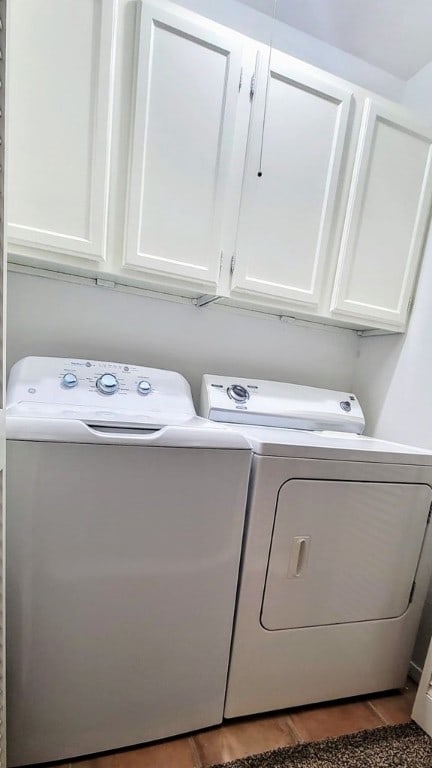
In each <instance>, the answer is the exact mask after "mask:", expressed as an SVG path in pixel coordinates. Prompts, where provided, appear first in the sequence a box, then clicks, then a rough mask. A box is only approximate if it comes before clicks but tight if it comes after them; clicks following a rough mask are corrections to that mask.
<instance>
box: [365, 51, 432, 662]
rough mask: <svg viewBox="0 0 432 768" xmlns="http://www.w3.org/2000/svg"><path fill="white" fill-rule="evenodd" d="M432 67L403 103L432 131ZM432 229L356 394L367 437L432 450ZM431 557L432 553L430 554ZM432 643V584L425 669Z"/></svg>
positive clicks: (368, 342) (369, 346) (421, 640)
mask: <svg viewBox="0 0 432 768" xmlns="http://www.w3.org/2000/svg"><path fill="white" fill-rule="evenodd" d="M431 93H432V64H428V65H427V66H426V67H424V69H422V70H420V72H418V74H417V75H415V77H413V78H412V79H411V80H409V81H408V83H407V85H406V89H405V93H404V99H403V100H404V102H405V103H406V104H408V105H409V106H410V107H412V108H414V109H416V111H418V112H419V114H422V116H423V118H424V119H425V120H427V121H429V122H430V124H431V125H432V99H431ZM431 286H432V228H431V229H430V231H429V235H428V238H427V241H426V247H425V255H424V260H423V266H422V270H421V273H420V278H419V286H418V290H417V294H416V300H415V303H414V307H413V310H412V315H411V320H410V323H409V326H408V330H407V332H406V334H402V335H395V336H377V337H369V338H363V339H361V341H360V346H359V356H358V359H357V362H356V366H355V371H354V380H353V389H354V390H355V391H356V393H357V395H358V397H359V399H360V401H361V402H362V404H363V408H364V410H365V416H366V423H367V428H368V432H369V433H370V434H373V435H375V436H376V437H378V438H383V439H386V440H396V441H398V442H403V443H411V444H413V445H418V446H421V447H424V448H427V449H429V450H432V394H431V393H432V385H431V382H432V344H431V334H432V300H431ZM431 557H432V553H431ZM431 637H432V584H431V586H430V588H429V594H428V597H427V601H426V605H425V610H424V612H423V617H422V621H421V624H420V630H419V634H418V637H417V643H416V647H415V649H414V664H415V665H416V666H417V668H420V669H421V668H422V666H423V662H424V659H425V656H426V652H427V648H428V645H429V641H430V639H431Z"/></svg>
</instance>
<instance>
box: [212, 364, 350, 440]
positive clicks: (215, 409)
mask: <svg viewBox="0 0 432 768" xmlns="http://www.w3.org/2000/svg"><path fill="white" fill-rule="evenodd" d="M200 413H201V415H202V416H205V417H206V418H210V419H212V420H213V421H222V422H226V423H227V422H229V423H234V424H255V425H261V426H268V427H283V428H287V429H307V430H337V431H338V432H352V433H357V434H361V433H362V432H363V430H364V426H365V421H364V416H363V411H362V409H361V406H360V403H359V402H358V400H357V398H356V396H355V395H353V394H352V393H350V392H338V391H333V390H330V389H318V388H316V387H305V386H300V385H298V384H283V383H282V382H278V381H262V380H261V379H244V378H238V377H230V378H229V377H227V376H212V375H208V374H206V375H205V376H204V377H203V381H202V389H201V406H200Z"/></svg>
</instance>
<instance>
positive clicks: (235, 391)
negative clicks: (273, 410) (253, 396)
mask: <svg viewBox="0 0 432 768" xmlns="http://www.w3.org/2000/svg"><path fill="white" fill-rule="evenodd" d="M227 395H228V397H230V398H231V400H234V401H235V402H236V403H246V402H247V401H248V400H249V398H250V394H249V392H248V391H247V389H246V387H243V386H242V384H231V386H230V387H228V389H227Z"/></svg>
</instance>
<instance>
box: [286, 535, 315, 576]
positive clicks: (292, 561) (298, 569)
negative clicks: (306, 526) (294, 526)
mask: <svg viewBox="0 0 432 768" xmlns="http://www.w3.org/2000/svg"><path fill="white" fill-rule="evenodd" d="M310 543H311V537H310V536H294V538H293V540H292V542H291V547H290V555H289V564H288V573H287V577H288V578H289V579H298V578H300V577H301V576H303V575H304V572H305V569H306V566H307V564H308V560H309V550H310Z"/></svg>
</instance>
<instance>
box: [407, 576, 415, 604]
mask: <svg viewBox="0 0 432 768" xmlns="http://www.w3.org/2000/svg"><path fill="white" fill-rule="evenodd" d="M415 588H416V583H415V581H413V583H412V587H411V592H410V596H409V600H408V603H412V599H413V597H414V592H415Z"/></svg>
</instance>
